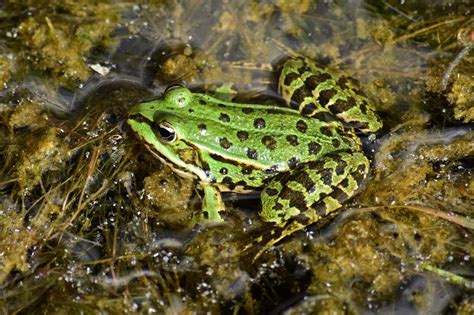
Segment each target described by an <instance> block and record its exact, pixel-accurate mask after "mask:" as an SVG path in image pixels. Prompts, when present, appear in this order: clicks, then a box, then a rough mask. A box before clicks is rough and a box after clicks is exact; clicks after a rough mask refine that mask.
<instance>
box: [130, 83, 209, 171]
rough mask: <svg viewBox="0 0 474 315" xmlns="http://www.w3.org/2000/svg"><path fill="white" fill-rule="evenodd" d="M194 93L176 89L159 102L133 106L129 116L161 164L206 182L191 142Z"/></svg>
mask: <svg viewBox="0 0 474 315" xmlns="http://www.w3.org/2000/svg"><path fill="white" fill-rule="evenodd" d="M193 98H194V96H193V93H192V92H191V91H189V90H188V89H187V88H183V87H176V88H173V89H170V90H168V91H167V92H166V94H165V95H164V97H163V98H162V99H159V100H155V101H151V102H145V103H141V104H138V105H136V106H134V107H133V108H132V109H131V110H130V112H129V118H128V120H127V123H128V125H129V126H130V127H131V128H132V130H133V131H134V132H135V134H136V135H137V136H138V137H139V138H140V139H141V140H142V141H143V142H144V143H145V145H146V147H147V148H148V149H149V150H150V151H151V152H152V153H153V154H154V155H155V156H156V157H158V158H159V159H160V160H161V161H162V162H164V163H166V164H167V165H169V166H170V167H171V168H173V169H174V170H175V171H176V172H178V173H180V174H181V175H182V176H189V175H191V176H192V174H194V175H197V176H198V177H200V178H202V179H203V178H205V177H206V174H205V173H204V171H203V170H202V169H201V167H200V162H199V156H198V154H197V152H196V150H195V148H194V147H193V146H192V145H191V144H190V143H189V142H188V141H186V140H187V139H188V128H189V122H188V121H187V120H188V119H189V117H186V115H185V113H189V112H190V111H191V112H192V110H189V109H190V108H191V107H192V103H193Z"/></svg>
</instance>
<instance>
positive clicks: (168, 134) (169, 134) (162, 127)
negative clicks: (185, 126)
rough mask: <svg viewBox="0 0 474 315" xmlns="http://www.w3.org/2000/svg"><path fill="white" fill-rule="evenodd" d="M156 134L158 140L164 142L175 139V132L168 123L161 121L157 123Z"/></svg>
mask: <svg viewBox="0 0 474 315" xmlns="http://www.w3.org/2000/svg"><path fill="white" fill-rule="evenodd" d="M157 131H158V135H159V137H160V140H161V141H163V142H165V143H171V142H173V141H175V140H176V132H175V130H174V128H173V126H171V125H170V124H168V123H166V122H162V123H160V124H158V130H157Z"/></svg>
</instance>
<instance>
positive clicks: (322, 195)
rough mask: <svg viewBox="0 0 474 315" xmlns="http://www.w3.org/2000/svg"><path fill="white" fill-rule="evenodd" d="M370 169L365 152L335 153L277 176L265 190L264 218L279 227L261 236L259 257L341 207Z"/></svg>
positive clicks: (263, 201) (262, 213) (263, 199)
mask: <svg viewBox="0 0 474 315" xmlns="http://www.w3.org/2000/svg"><path fill="white" fill-rule="evenodd" d="M368 169H369V161H368V160H367V158H366V157H365V156H364V155H363V154H362V153H333V154H330V155H327V156H326V157H324V158H323V159H322V160H320V161H313V162H308V163H305V164H302V165H301V166H299V167H298V168H297V169H295V170H294V171H292V172H289V173H286V174H283V176H280V177H276V178H275V179H273V180H271V181H270V182H269V183H268V186H267V187H266V188H265V189H264V190H263V192H262V211H261V213H260V216H261V217H262V219H263V220H264V221H267V222H271V223H274V224H275V225H277V226H278V227H276V228H274V229H273V230H271V231H270V232H269V234H267V235H264V236H262V237H261V238H260V239H258V240H257V243H259V244H260V245H263V248H261V250H260V251H259V253H258V254H257V256H256V258H257V257H258V256H259V255H261V254H262V253H263V252H264V251H265V250H266V249H268V248H269V247H271V246H273V245H274V244H276V243H277V242H278V241H280V240H281V239H283V238H284V237H286V236H288V235H290V234H292V233H294V232H295V231H298V230H301V229H303V228H305V227H306V226H308V225H310V224H312V223H315V222H317V221H318V220H320V219H321V218H322V217H324V216H326V215H328V214H330V213H331V212H334V211H335V210H337V209H339V208H340V207H341V206H342V204H343V203H344V202H345V201H346V200H347V199H349V198H351V197H352V196H353V195H354V194H355V193H356V192H357V190H358V189H359V187H360V185H361V184H362V182H363V180H364V178H365V177H366V175H367V173H368Z"/></svg>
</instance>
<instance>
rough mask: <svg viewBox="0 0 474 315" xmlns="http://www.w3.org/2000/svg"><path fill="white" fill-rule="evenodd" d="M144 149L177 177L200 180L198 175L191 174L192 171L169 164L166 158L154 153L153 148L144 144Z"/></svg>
mask: <svg viewBox="0 0 474 315" xmlns="http://www.w3.org/2000/svg"><path fill="white" fill-rule="evenodd" d="M145 147H146V148H147V150H148V151H150V152H151V154H152V155H153V156H154V157H155V158H157V159H158V160H159V161H160V162H161V163H162V164H164V165H166V166H168V167H169V168H170V169H171V170H172V171H173V172H175V173H176V174H177V175H178V176H180V177H183V178H191V179H195V178H200V176H198V174H195V173H193V172H192V171H190V170H188V169H185V168H182V167H180V166H178V165H176V164H174V163H172V162H170V161H169V160H168V159H167V158H166V157H164V156H162V155H161V154H160V153H158V152H156V151H155V150H153V148H152V147H151V146H150V145H149V144H148V143H145ZM201 180H202V178H201Z"/></svg>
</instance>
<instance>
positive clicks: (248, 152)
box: [181, 94, 360, 172]
mask: <svg viewBox="0 0 474 315" xmlns="http://www.w3.org/2000/svg"><path fill="white" fill-rule="evenodd" d="M194 97H195V100H194V102H195V103H194V104H196V105H195V106H198V107H199V108H196V107H194V108H193V111H191V112H190V111H189V110H187V111H183V112H182V113H181V115H182V116H181V118H182V119H184V120H186V121H188V124H189V125H191V126H194V125H195V128H196V129H197V130H196V132H190V133H188V137H189V139H188V140H190V141H191V142H193V143H194V144H195V145H197V146H199V147H201V149H205V151H208V152H211V154H212V153H214V154H219V155H220V156H221V157H222V159H226V160H230V161H239V163H242V162H243V163H244V164H247V165H253V166H254V167H255V168H260V169H264V170H265V169H269V168H272V169H273V170H275V171H279V172H281V171H285V170H288V169H291V168H292V167H293V166H295V165H296V164H298V163H301V162H306V161H314V160H316V159H319V158H321V157H322V156H325V155H326V154H328V153H331V152H335V151H352V150H354V149H356V150H357V149H358V148H359V146H360V143H359V139H358V138H357V137H356V136H355V135H354V134H353V133H352V132H351V131H348V130H345V129H344V128H343V126H342V124H341V123H340V122H339V121H329V122H326V121H320V120H317V119H314V118H310V117H305V116H302V115H301V114H300V113H299V112H298V111H295V110H292V109H290V108H286V107H279V106H271V105H255V104H238V103H230V102H223V101H218V100H216V99H215V98H211V97H209V96H207V95H204V94H195V95H194ZM196 112H199V117H195V115H194V114H195V113H196Z"/></svg>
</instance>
